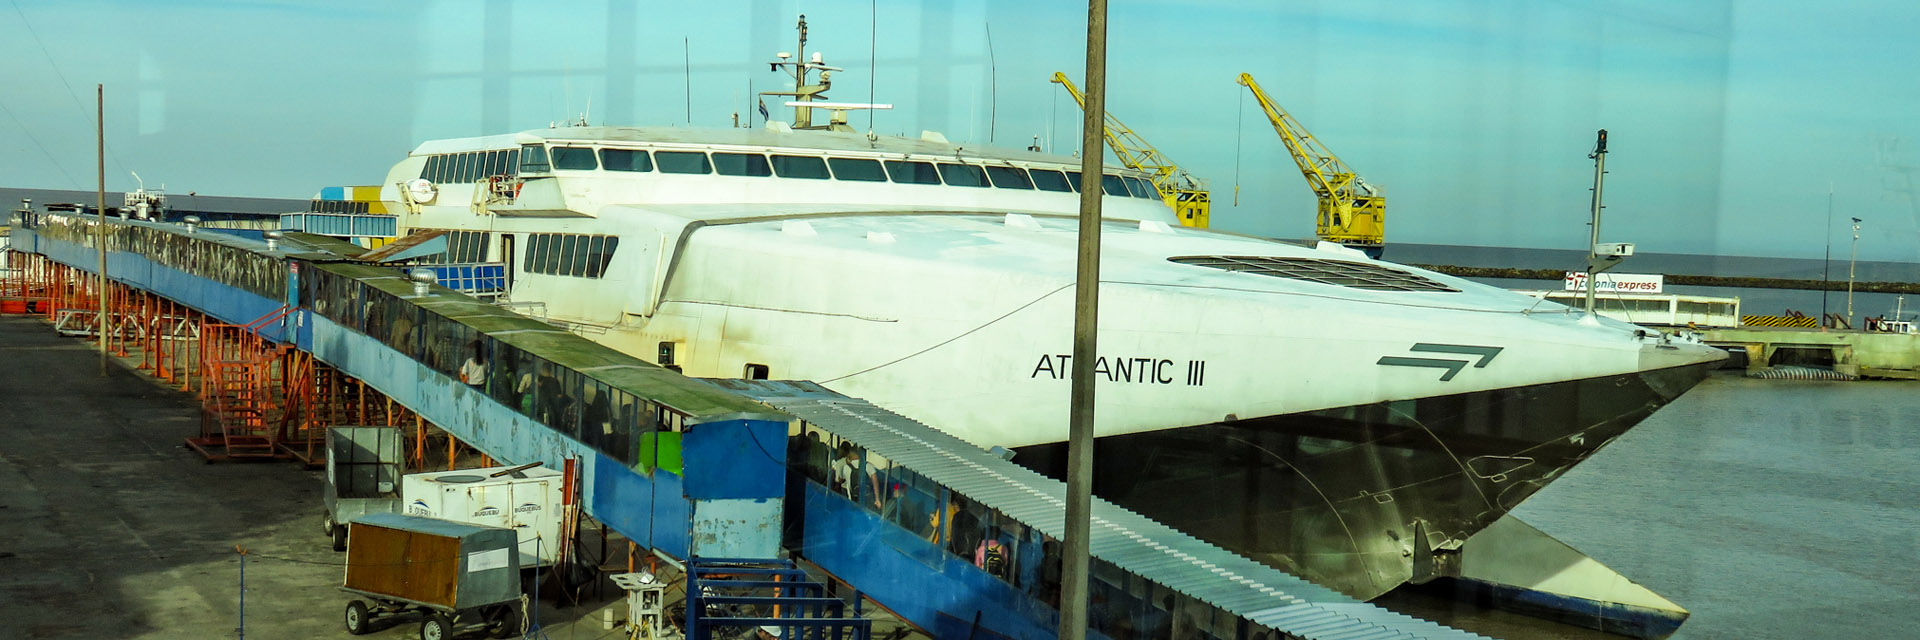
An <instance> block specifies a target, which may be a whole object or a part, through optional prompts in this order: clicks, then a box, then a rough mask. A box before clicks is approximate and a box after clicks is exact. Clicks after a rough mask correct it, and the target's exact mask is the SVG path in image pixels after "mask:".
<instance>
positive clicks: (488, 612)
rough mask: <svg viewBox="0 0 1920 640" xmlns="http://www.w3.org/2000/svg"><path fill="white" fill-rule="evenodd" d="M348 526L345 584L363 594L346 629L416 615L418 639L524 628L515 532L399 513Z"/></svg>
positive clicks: (358, 630) (361, 629) (499, 634)
mask: <svg viewBox="0 0 1920 640" xmlns="http://www.w3.org/2000/svg"><path fill="white" fill-rule="evenodd" d="M347 526H348V527H349V532H348V536H347V569H346V578H345V581H344V584H342V585H341V587H340V589H341V590H342V591H345V592H347V593H351V594H354V595H357V596H361V599H355V600H353V601H351V602H348V603H347V608H346V613H345V617H344V622H345V623H346V626H347V632H348V633H352V634H355V635H358V634H363V633H367V632H368V631H371V630H372V629H373V626H374V624H375V623H376V622H377V621H379V620H380V619H382V618H387V617H391V616H397V615H402V614H416V613H417V614H419V615H420V638H421V640H442V639H444V638H451V637H453V635H454V633H455V632H456V631H466V630H469V629H470V628H474V627H480V626H484V627H485V629H486V631H487V632H489V633H490V634H491V635H492V636H493V637H495V638H506V637H510V636H513V635H517V634H519V633H520V632H521V629H520V620H521V618H522V615H523V613H524V611H525V607H526V601H525V600H523V599H522V598H521V595H520V565H519V554H517V553H515V546H516V543H517V542H518V536H517V535H516V534H515V533H514V531H513V530H512V529H501V528H498V527H483V526H477V525H472V524H466V523H461V522H452V521H448V520H440V519H436V518H423V517H419V516H408V515H401V514H396V513H373V514H367V515H365V516H362V517H360V518H359V519H356V520H354V521H353V522H352V523H350V524H348V525H347Z"/></svg>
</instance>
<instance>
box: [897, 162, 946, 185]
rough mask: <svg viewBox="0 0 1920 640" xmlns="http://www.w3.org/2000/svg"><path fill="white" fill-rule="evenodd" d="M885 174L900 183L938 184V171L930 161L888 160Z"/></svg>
mask: <svg viewBox="0 0 1920 640" xmlns="http://www.w3.org/2000/svg"><path fill="white" fill-rule="evenodd" d="M886 164H887V176H888V177H891V178H893V181H894V182H898V183H901V184H940V172H939V171H936V170H934V168H933V163H931V162H913V161H911V160H888V161H887V162H886Z"/></svg>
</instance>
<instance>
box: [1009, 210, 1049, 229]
mask: <svg viewBox="0 0 1920 640" xmlns="http://www.w3.org/2000/svg"><path fill="white" fill-rule="evenodd" d="M1007 226H1009V227H1013V228H1015V229H1026V230H1029V231H1039V230H1040V229H1041V227H1040V221H1039V220H1035V219H1034V218H1033V216H1030V215H1027V214H1024V213H1009V214H1007Z"/></svg>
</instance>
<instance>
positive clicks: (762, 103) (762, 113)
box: [760, 98, 773, 120]
mask: <svg viewBox="0 0 1920 640" xmlns="http://www.w3.org/2000/svg"><path fill="white" fill-rule="evenodd" d="M760 119H762V120H772V119H773V116H770V115H767V99H766V98H761V99H760Z"/></svg>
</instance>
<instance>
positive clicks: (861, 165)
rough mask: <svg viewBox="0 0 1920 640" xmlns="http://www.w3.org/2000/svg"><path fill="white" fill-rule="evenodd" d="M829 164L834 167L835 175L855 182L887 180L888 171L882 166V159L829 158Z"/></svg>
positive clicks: (837, 177)
mask: <svg viewBox="0 0 1920 640" xmlns="http://www.w3.org/2000/svg"><path fill="white" fill-rule="evenodd" d="M827 164H828V165H829V166H831V167H833V177H834V178H836V179H840V180H851V181H854V182H886V181H887V172H886V171H885V170H883V169H881V168H880V161H878V160H867V159H864V158H827Z"/></svg>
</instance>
